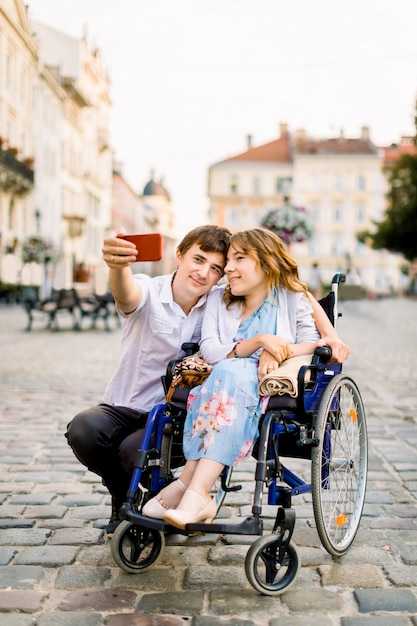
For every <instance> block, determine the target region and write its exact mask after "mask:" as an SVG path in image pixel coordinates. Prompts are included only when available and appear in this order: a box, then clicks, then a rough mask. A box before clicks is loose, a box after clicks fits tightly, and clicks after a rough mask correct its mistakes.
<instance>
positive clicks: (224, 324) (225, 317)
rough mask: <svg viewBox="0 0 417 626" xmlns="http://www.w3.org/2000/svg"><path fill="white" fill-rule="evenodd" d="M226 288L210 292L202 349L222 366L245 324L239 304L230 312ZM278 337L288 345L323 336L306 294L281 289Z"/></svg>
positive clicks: (203, 329) (204, 319)
mask: <svg viewBox="0 0 417 626" xmlns="http://www.w3.org/2000/svg"><path fill="white" fill-rule="evenodd" d="M223 294H224V286H223V287H218V288H215V289H213V290H212V292H211V293H210V295H209V297H208V300H207V304H206V310H205V313H204V318H203V326H202V333H201V342H200V349H201V354H202V357H203V358H204V359H205V360H206V361H207V362H208V363H212V364H214V363H218V362H219V361H221V360H222V359H224V358H225V357H226V355H227V354H229V352H230V351H231V350H232V349H233V346H234V342H233V337H235V335H236V333H237V330H238V328H239V326H240V323H241V321H242V311H241V307H240V304H239V303H236V304H233V305H232V306H230V308H229V309H226V305H225V303H224V302H223ZM277 294H278V309H277V335H278V336H279V337H282V338H283V339H285V340H286V341H288V343H302V342H303V341H309V342H312V343H316V342H317V341H318V340H319V339H320V335H319V333H318V331H317V328H316V326H315V323H314V319H313V317H312V313H313V309H312V307H311V305H310V303H309V301H308V300H307V298H306V297H305V295H304V294H303V293H300V292H297V291H291V290H289V289H285V288H280V287H279V288H278V289H277Z"/></svg>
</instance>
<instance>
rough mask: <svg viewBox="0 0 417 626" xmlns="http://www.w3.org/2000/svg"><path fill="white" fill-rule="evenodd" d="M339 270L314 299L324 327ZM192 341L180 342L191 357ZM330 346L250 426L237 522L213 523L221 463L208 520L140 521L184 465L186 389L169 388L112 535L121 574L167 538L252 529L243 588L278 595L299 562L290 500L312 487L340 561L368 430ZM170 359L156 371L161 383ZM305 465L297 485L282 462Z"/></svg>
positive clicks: (350, 532) (221, 492) (152, 418)
mask: <svg viewBox="0 0 417 626" xmlns="http://www.w3.org/2000/svg"><path fill="white" fill-rule="evenodd" d="M341 282H344V275H343V274H335V276H334V277H333V280H332V286H331V291H330V292H329V293H328V294H327V296H325V298H323V299H322V300H320V304H321V305H322V306H323V308H324V310H325V311H326V313H327V315H328V317H329V319H330V320H331V322H332V323H333V324H335V322H336V320H337V319H338V317H339V316H340V314H339V313H338V310H337V295H338V287H339V284H340V283H341ZM196 347H197V346H196V344H184V345H183V346H182V349H183V350H184V351H185V353H186V354H192V353H193V351H194V349H195V348H196ZM330 356H331V351H330V349H329V348H327V347H324V348H316V350H315V353H314V356H313V358H312V362H311V364H310V365H306V366H303V367H301V369H300V372H299V374H298V396H297V398H293V397H292V396H290V395H288V394H286V395H276V396H271V397H270V398H269V401H268V403H267V408H266V410H265V411H264V413H263V415H262V417H261V421H260V428H259V438H258V440H257V442H256V444H255V446H254V449H253V452H252V456H253V457H254V458H255V461H256V469H255V477H254V483H255V484H254V492H253V503H252V515H250V516H248V517H245V518H243V519H242V518H239V519H238V520H237V521H233V520H229V519H226V520H223V519H221V515H220V513H219V512H220V509H221V506H222V504H223V501H224V498H225V497H226V496H227V493H228V492H230V491H235V490H238V489H240V488H241V486H240V485H231V477H232V471H233V468H231V467H226V468H225V469H224V470H223V473H222V475H221V477H220V483H219V485H217V486H216V489H217V492H216V501H217V515H216V518H215V519H214V520H213V522H212V523H210V524H207V523H198V524H188V525H187V526H186V527H185V530H179V529H178V528H173V527H172V526H169V525H168V524H167V523H166V522H164V521H163V520H157V519H153V518H149V517H145V516H144V515H142V514H141V509H142V506H143V505H144V503H145V502H147V500H148V499H149V498H152V497H153V496H154V495H155V494H156V493H157V492H158V491H159V490H160V489H161V488H163V487H164V486H165V485H167V484H168V483H169V482H170V481H171V480H173V479H174V475H173V470H175V468H178V467H180V466H181V465H182V464H183V463H184V462H185V461H184V459H183V456H182V433H183V424H184V419H185V413H186V402H187V396H188V393H189V389H186V388H177V389H176V391H175V393H174V395H173V396H172V398H171V400H170V402H169V403H165V404H159V405H156V406H155V407H153V408H152V410H151V411H150V413H149V416H148V419H147V423H146V426H145V429H144V434H143V439H142V443H141V446H140V449H139V450H138V453H137V458H136V462H135V468H134V470H133V474H132V479H131V483H130V487H129V490H128V492H127V496H126V501H125V503H124V504H123V506H122V513H121V515H122V518H123V519H124V521H122V522H121V523H120V524H119V526H118V527H117V529H116V530H115V532H114V535H113V537H112V540H111V551H112V556H113V559H114V561H115V562H116V563H117V565H118V566H119V567H121V568H122V569H123V570H124V571H126V572H129V573H140V572H145V571H147V570H148V569H150V568H151V567H152V566H154V565H155V564H156V563H157V562H158V560H159V558H160V556H161V554H162V551H163V548H164V545H165V538H166V536H168V535H170V534H174V533H176V534H178V533H180V534H183V535H193V534H205V533H217V534H221V535H225V534H232V535H236V534H237V535H253V536H258V538H257V539H256V540H255V541H254V542H253V543H252V544H251V546H250V548H249V550H248V552H247V555H246V559H245V573H246V577H247V579H248V581H249V583H250V584H251V585H252V587H253V588H254V589H255V590H256V591H258V592H259V593H261V594H264V595H269V596H275V595H279V594H281V593H283V592H284V591H285V590H287V589H288V588H289V587H290V585H292V584H293V583H294V582H295V580H296V577H297V574H298V571H299V568H300V566H301V561H300V557H299V553H298V551H297V548H296V546H295V544H294V542H293V541H292V535H293V531H294V526H295V511H294V509H293V508H292V498H293V496H296V495H299V494H306V493H311V499H312V507H313V513H314V520H315V526H316V529H317V532H318V535H319V538H320V541H321V543H322V545H323V547H324V548H325V550H326V551H327V552H328V553H329V554H330V555H332V556H334V557H341V556H342V555H343V554H345V553H346V552H347V551H348V549H349V548H350V546H351V544H352V542H353V540H354V538H355V535H356V533H357V530H358V528H359V524H360V520H361V516H362V510H363V506H364V500H365V490H366V480H367V464H368V461H367V458H368V454H367V452H368V448H367V446H368V444H367V429H366V416H365V409H364V405H363V402H362V398H361V394H360V392H359V389H358V387H357V385H356V383H355V382H354V380H353V379H352V378H350V377H349V376H347V375H346V374H344V373H343V372H342V366H341V365H340V364H333V363H332V364H330V363H328V360H329V359H330ZM175 363H176V361H171V363H170V364H169V365H168V368H167V374H166V376H165V377H163V379H162V380H163V384H164V387H165V390H167V389H168V388H169V384H170V379H171V376H172V371H173V367H174V365H175ZM291 457H292V458H294V459H304V460H309V461H310V462H311V481H310V482H308V483H307V482H305V480H303V479H302V478H301V477H300V476H298V475H297V474H295V473H294V472H293V471H291V470H290V469H289V468H288V467H287V466H286V465H284V463H283V460H284V461H285V459H286V458H291ZM265 494H267V503H268V505H272V506H273V507H277V510H276V516H275V520H274V522H273V527H272V531H271V532H269V531H268V533H267V534H264V527H265V519H264V518H263V517H262V500H263V497H264V495H265Z"/></svg>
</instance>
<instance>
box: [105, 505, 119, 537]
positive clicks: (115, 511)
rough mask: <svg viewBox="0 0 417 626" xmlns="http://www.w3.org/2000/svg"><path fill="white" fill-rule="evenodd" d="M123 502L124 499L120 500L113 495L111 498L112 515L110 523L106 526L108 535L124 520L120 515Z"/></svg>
mask: <svg viewBox="0 0 417 626" xmlns="http://www.w3.org/2000/svg"><path fill="white" fill-rule="evenodd" d="M122 504H123V500H119V499H118V498H115V497H114V496H112V499H111V516H110V519H109V523H108V524H107V526H106V527H105V529H104V530H105V531H106V534H107V535H112V534H113V533H114V531H115V530H116V528H117V527H118V525H119V524H120V522H122V521H123V520H122V518H121V517H120V509H121V506H122Z"/></svg>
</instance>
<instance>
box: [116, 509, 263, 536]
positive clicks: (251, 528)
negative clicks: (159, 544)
mask: <svg viewBox="0 0 417 626" xmlns="http://www.w3.org/2000/svg"><path fill="white" fill-rule="evenodd" d="M122 516H123V518H124V519H126V520H127V521H129V522H131V523H132V524H136V525H137V526H144V527H145V528H151V529H152V530H158V531H160V532H168V533H171V534H172V533H173V532H175V533H179V534H182V535H187V534H189V533H190V534H191V533H218V534H222V535H262V533H263V521H262V519H261V518H259V517H256V516H253V517H245V518H244V519H242V520H240V521H239V522H235V523H233V522H230V521H224V522H222V521H214V522H213V523H211V524H187V526H186V527H185V529H179V528H174V526H170V525H169V524H167V523H166V522H164V520H161V519H154V518H153V517H145V516H144V515H141V514H140V513H138V512H137V511H135V510H134V509H133V507H132V506H131V505H129V504H127V503H125V504H124V505H123V506H122Z"/></svg>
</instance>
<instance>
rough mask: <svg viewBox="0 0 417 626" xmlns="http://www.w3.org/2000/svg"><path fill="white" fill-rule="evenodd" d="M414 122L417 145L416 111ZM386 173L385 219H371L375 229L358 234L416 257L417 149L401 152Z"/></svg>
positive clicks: (410, 258) (377, 247)
mask: <svg viewBox="0 0 417 626" xmlns="http://www.w3.org/2000/svg"><path fill="white" fill-rule="evenodd" d="M415 122H416V136H415V137H414V138H413V142H414V145H415V146H416V148H417V111H416V117H415ZM388 176H389V183H390V190H389V192H388V194H387V197H388V200H389V207H388V208H387V209H386V211H385V214H384V219H383V220H382V221H381V222H374V224H375V227H376V230H375V231H373V232H370V231H364V232H361V233H359V234H358V235H357V238H358V240H359V241H361V242H366V243H370V245H371V246H372V248H374V249H375V250H381V249H382V248H385V249H387V250H389V251H390V252H399V253H400V254H402V255H404V257H405V258H406V259H407V260H408V261H414V260H415V259H417V150H416V151H415V153H413V154H402V155H401V156H400V157H399V159H398V160H397V161H396V162H395V163H394V165H392V166H391V167H390V168H389V170H388Z"/></svg>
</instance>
